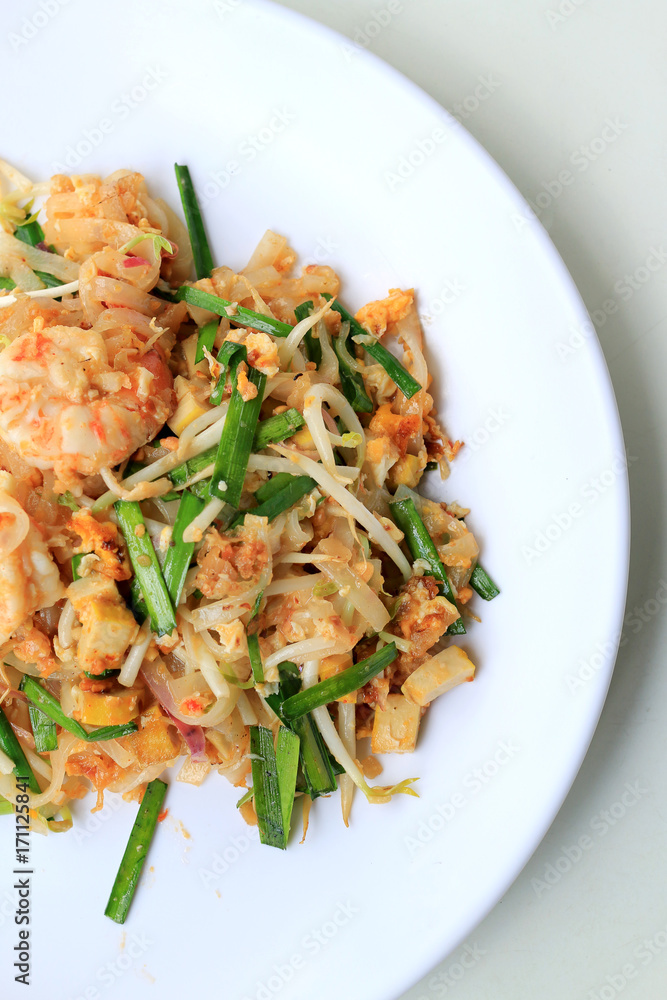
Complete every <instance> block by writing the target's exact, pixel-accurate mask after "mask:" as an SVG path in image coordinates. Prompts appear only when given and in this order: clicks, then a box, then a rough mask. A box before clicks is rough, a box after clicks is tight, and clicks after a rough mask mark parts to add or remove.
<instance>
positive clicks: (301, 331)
mask: <svg viewBox="0 0 667 1000" xmlns="http://www.w3.org/2000/svg"><path fill="white" fill-rule="evenodd" d="M332 305H333V299H331V300H330V301H328V302H325V304H324V305H323V306H322V307H321V308H320V309H318V310H317V312H314V313H313V314H312V315H311V316H306V317H305V319H302V320H301V322H300V323H297V324H296V326H295V327H294V329H293V330H292V332H291V333H290V334H289V335H288V336H287V337H286V338H285V339H284V340H283V341H282V342H281V343H280V345H279V347H278V356H279V358H280V364H281V366H282V367H283V368H285V369H287V370H289V367H290V362H291V360H292V357H293V355H294V352H295V351H296V349H297V347H298V346H299V344H300V343H301V341H302V340H303V338H304V337H305V336H306V334H307V333H308V331H309V330H312V328H313V327H314V326H315V324H316V323H317V322H318V321H319V320H320V319H322V317H323V316H324V315H325V314H326V313H328V312H329V310H330V309H331V307H332Z"/></svg>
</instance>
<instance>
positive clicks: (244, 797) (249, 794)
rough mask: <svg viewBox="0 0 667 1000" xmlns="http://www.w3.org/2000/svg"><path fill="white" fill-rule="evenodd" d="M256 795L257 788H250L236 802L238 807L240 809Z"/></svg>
mask: <svg viewBox="0 0 667 1000" xmlns="http://www.w3.org/2000/svg"><path fill="white" fill-rule="evenodd" d="M254 795H255V789H254V788H249V789H248V791H247V792H246V793H245V794H244V795H242V796H241V798H240V799H239V800H238V802H237V803H236V808H237V809H240V808H241V806H244V805H245V804H246V802H250V800H251V799H252V798H254Z"/></svg>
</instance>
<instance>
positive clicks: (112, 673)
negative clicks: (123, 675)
mask: <svg viewBox="0 0 667 1000" xmlns="http://www.w3.org/2000/svg"><path fill="white" fill-rule="evenodd" d="M119 673H120V670H119V669H116V670H113V669H112V670H103V671H102V673H101V674H92V673H91V672H90V670H84V674H85V675H86V677H89V678H90V680H91V681H106V680H108V679H109V677H118V674H119Z"/></svg>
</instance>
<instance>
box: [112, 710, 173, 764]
mask: <svg viewBox="0 0 667 1000" xmlns="http://www.w3.org/2000/svg"><path fill="white" fill-rule="evenodd" d="M123 746H125V747H127V749H128V750H129V751H130V752H131V753H133V754H135V756H136V758H137V760H138V761H139V763H140V764H141V766H142V767H148V766H149V765H150V764H161V763H163V762H164V761H167V760H173V759H174V757H178V755H179V753H180V752H181V744H180V739H179V738H178V737H177V736H176V735H175V734H174V733H173V732H172V728H171V726H170V725H169V723H168V721H167V719H165V718H164V717H163V716H160V717H157V718H150V719H148V720H147V721H144V722H143V724H142V728H141V729H139V730H138V731H137V732H136V733H132V734H131V735H130V736H126V737H125V738H124V740H123Z"/></svg>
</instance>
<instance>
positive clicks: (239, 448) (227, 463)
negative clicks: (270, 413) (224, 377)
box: [211, 365, 266, 507]
mask: <svg viewBox="0 0 667 1000" xmlns="http://www.w3.org/2000/svg"><path fill="white" fill-rule="evenodd" d="M237 372H238V365H237V367H236V368H234V370H233V372H232V398H231V399H230V401H229V409H228V410H227V416H226V418H225V425H224V427H223V428H222V434H221V436H220V443H219V445H218V453H217V455H216V459H215V466H214V468H213V474H212V476H211V495H212V496H216V497H219V498H220V499H221V500H224V501H225V502H226V503H228V504H230V505H231V506H232V507H238V505H239V501H240V499H241V493H242V492H243V481H244V479H245V474H246V470H247V468H248V459H249V458H250V452H251V450H252V441H253V437H254V436H255V429H256V427H257V419H258V417H259V411H260V409H261V406H262V401H263V399H264V389H265V386H266V375H264V374H263V372H260V371H258V370H257V369H256V368H249V369H248V382H249V383H250V384H251V385H254V386H255V387H256V389H257V395H256V396H255V397H254V399H249V400H247V401H245V400H244V399H243V397H242V396H241V393H240V392H239V389H238V385H237Z"/></svg>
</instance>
